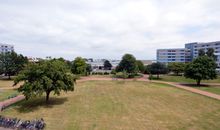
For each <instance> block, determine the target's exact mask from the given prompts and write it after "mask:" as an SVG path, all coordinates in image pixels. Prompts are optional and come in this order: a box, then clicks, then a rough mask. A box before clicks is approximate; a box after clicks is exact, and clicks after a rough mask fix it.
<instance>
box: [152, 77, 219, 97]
mask: <svg viewBox="0 0 220 130" xmlns="http://www.w3.org/2000/svg"><path fill="white" fill-rule="evenodd" d="M152 82H154V83H163V84H169V85H172V86H175V87H177V88H180V89H184V90H187V91H190V92H193V93H197V94H200V95H204V96H207V97H211V98H214V99H217V100H220V95H218V94H214V93H210V92H206V91H202V90H199V89H196V88H193V87H188V86H184V85H181V84H179V83H173V82H165V81H155V80H154V81H152Z"/></svg>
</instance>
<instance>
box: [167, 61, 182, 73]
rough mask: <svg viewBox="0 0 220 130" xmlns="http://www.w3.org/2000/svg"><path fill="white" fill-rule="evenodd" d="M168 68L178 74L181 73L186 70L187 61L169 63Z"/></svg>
mask: <svg viewBox="0 0 220 130" xmlns="http://www.w3.org/2000/svg"><path fill="white" fill-rule="evenodd" d="M168 69H169V71H171V72H174V73H175V74H176V75H179V74H180V73H183V72H184V69H185V63H180V62H172V63H169V64H168Z"/></svg>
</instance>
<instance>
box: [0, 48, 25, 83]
mask: <svg viewBox="0 0 220 130" xmlns="http://www.w3.org/2000/svg"><path fill="white" fill-rule="evenodd" d="M27 63H28V59H27V57H24V56H23V55H18V54H17V53H15V52H7V53H1V54H0V74H5V75H6V76H8V77H9V79H10V76H12V75H15V74H18V72H19V71H21V70H22V69H23V68H24V66H25V64H27Z"/></svg>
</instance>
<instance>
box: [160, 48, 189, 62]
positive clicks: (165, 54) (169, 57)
mask: <svg viewBox="0 0 220 130" xmlns="http://www.w3.org/2000/svg"><path fill="white" fill-rule="evenodd" d="M190 60H191V59H190V50H189V49H186V48H176V49H158V50H157V61H158V62H162V63H169V62H190Z"/></svg>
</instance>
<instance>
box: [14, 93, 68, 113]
mask: <svg viewBox="0 0 220 130" xmlns="http://www.w3.org/2000/svg"><path fill="white" fill-rule="evenodd" d="M66 101H68V99H67V98H56V97H51V98H50V100H49V102H48V103H46V101H45V97H40V98H36V99H30V100H24V101H21V102H19V103H17V104H16V108H15V109H16V110H17V111H19V112H21V113H29V112H33V111H36V110H38V109H40V108H42V107H43V108H53V107H54V106H56V105H62V104H64V103H65V102H66Z"/></svg>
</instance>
